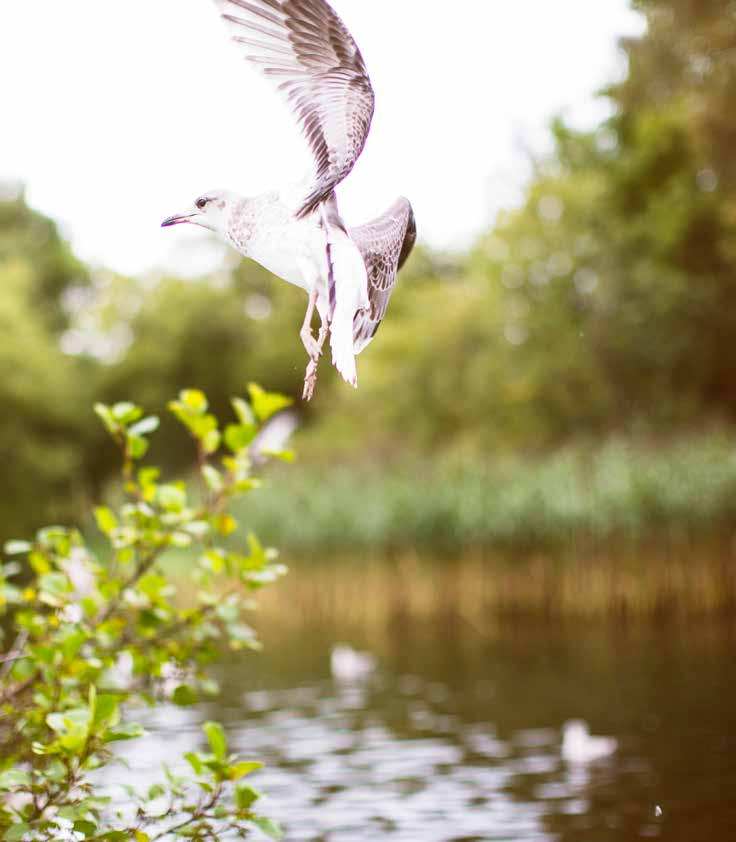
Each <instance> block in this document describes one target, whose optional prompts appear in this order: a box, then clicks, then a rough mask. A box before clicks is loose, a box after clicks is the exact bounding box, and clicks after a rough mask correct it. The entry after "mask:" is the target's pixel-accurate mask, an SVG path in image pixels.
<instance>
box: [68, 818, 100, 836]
mask: <svg viewBox="0 0 736 842" xmlns="http://www.w3.org/2000/svg"><path fill="white" fill-rule="evenodd" d="M74 830H75V831H77V833H83V834H84V835H85V837H87V836H94V835H95V833H97V825H96V824H94V823H93V822H90V821H87V820H86V819H77V821H75V822H74Z"/></svg>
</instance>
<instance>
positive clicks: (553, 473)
mask: <svg viewBox="0 0 736 842" xmlns="http://www.w3.org/2000/svg"><path fill="white" fill-rule="evenodd" d="M246 506H247V508H246V509H245V510H244V512H243V514H244V516H245V518H246V521H247V523H248V525H249V526H250V527H251V528H252V529H253V530H254V531H255V532H256V533H257V534H258V535H260V536H261V537H262V538H263V539H264V540H265V541H268V542H269V543H271V544H273V545H275V546H278V547H280V548H281V549H282V550H284V551H285V552H286V553H288V554H289V555H291V556H297V557H303V558H315V557H316V558H324V557H329V556H341V557H353V558H355V557H361V556H363V557H364V556H371V557H381V556H387V555H394V554H398V555H401V554H402V553H405V552H407V551H409V552H416V553H420V554H423V555H427V556H431V557H435V558H436V557H441V556H458V555H460V554H467V553H470V552H477V551H494V552H496V551H500V552H503V553H524V554H528V553H530V552H535V551H559V550H563V551H566V552H572V553H574V554H575V555H576V556H580V557H585V556H588V555H590V554H593V553H596V552H600V551H609V550H611V549H612V548H614V547H616V548H618V549H623V550H626V551H628V550H633V549H636V548H637V547H644V546H651V545H652V542H655V543H656V544H657V545H658V547H659V548H660V549H662V548H663V547H664V548H666V547H668V546H677V547H680V548H682V547H683V546H686V545H688V544H690V543H691V542H695V543H697V544H698V545H702V544H703V542H707V543H710V542H712V541H714V540H717V541H719V542H722V540H723V539H730V537H731V535H732V534H733V532H734V527H736V442H732V441H729V440H728V438H727V437H725V436H710V437H706V436H701V437H694V438H692V439H689V440H680V441H678V442H676V443H670V444H668V445H667V446H662V447H654V448H652V447H649V448H646V447H632V446H628V445H626V444H624V443H622V442H619V441H612V442H609V443H608V444H606V445H604V446H602V447H599V448H597V449H587V448H583V447H578V448H569V449H566V450H564V451H561V452H558V453H556V454H553V455H550V456H548V457H546V458H541V459H536V460H508V459H507V460H502V461H499V460H493V459H488V460H477V461H475V462H474V463H466V464H458V463H449V462H446V461H442V462H440V461H437V462H433V461H431V460H429V459H425V460H423V461H420V460H415V461H410V460H406V461H403V462H401V463H397V464H393V465H382V466H370V465H362V466H359V465H353V466H350V465H329V464H327V465H323V466H320V467H315V466H300V465H299V464H298V463H297V465H296V466H290V467H289V468H288V469H286V470H285V471H281V470H275V471H272V472H271V473H270V476H269V482H268V487H267V488H266V489H264V490H262V491H260V492H258V493H256V494H253V495H252V496H251V497H250V498H249V499H248V500H247V502H246Z"/></svg>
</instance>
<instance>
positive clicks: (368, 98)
mask: <svg viewBox="0 0 736 842" xmlns="http://www.w3.org/2000/svg"><path fill="white" fill-rule="evenodd" d="M214 2H215V4H216V5H217V7H218V9H219V12H220V15H221V17H222V20H223V21H224V23H225V26H226V27H227V29H228V30H229V33H230V35H231V38H232V41H233V42H234V43H235V45H236V47H237V48H238V49H239V51H240V52H241V53H242V55H243V57H244V58H245V59H246V60H247V61H248V62H249V63H250V64H252V65H254V66H255V67H256V68H258V69H259V70H260V71H261V73H263V74H264V76H265V77H266V78H267V79H268V80H269V81H270V82H271V83H272V84H273V85H274V86H275V87H276V90H277V91H278V92H279V93H280V94H281V95H282V97H283V98H284V99H285V100H286V103H287V105H288V106H289V107H290V108H291V110H292V112H293V114H294V116H295V117H296V121H297V123H298V125H299V127H300V128H301V130H302V133H303V135H304V137H305V139H306V141H307V143H308V145H309V148H310V150H311V153H312V156H313V159H314V171H313V172H312V173H311V174H310V175H309V177H308V179H306V180H305V181H304V182H303V183H302V184H299V185H290V186H288V187H285V188H281V189H276V190H271V191H269V192H266V193H263V194H261V195H259V196H255V197H252V198H248V197H244V196H239V195H237V194H236V193H233V192H232V191H230V190H213V191H211V192H209V193H205V194H204V195H202V196H200V197H199V198H198V199H197V200H196V201H195V202H194V204H193V206H192V207H190V208H189V209H188V210H187V211H186V212H184V213H181V214H177V215H175V216H170V217H169V218H168V219H166V220H164V222H163V223H162V226H163V227H169V226H172V225H179V224H184V223H187V224H190V225H198V226H200V227H202V228H207V229H209V230H211V231H214V232H215V233H217V234H218V235H219V236H220V237H221V238H222V239H224V240H225V241H226V242H227V243H228V244H229V245H231V246H232V247H233V248H235V249H236V250H237V251H238V252H239V253H240V254H242V255H244V256H245V257H249V258H251V259H252V260H255V261H256V262H257V263H260V264H261V265H262V266H263V267H265V268H266V269H268V270H269V271H270V272H272V273H273V274H274V275H278V276H279V277H280V278H282V279H283V280H285V281H287V282H289V283H291V284H294V285H295V286H298V287H301V288H302V289H303V290H305V292H306V293H307V295H308V297H309V300H308V305H307V312H306V315H305V317H304V323H303V325H302V329H301V332H300V337H301V340H302V343H303V345H304V348H305V350H306V352H307V354H308V356H309V364H308V366H307V372H306V376H305V380H304V394H303V398H304V400H311V399H312V397H313V395H314V390H315V387H316V383H317V369H318V365H319V360H320V358H321V356H322V354H323V349H324V345H325V342H326V340H327V337H328V336H329V337H330V348H331V351H332V362H333V365H334V366H335V368H337V370H338V371H339V373H340V375H341V376H342V378H343V379H344V380H345V381H346V382H347V383H349V384H350V385H352V386H354V387H355V388H357V385H358V374H357V368H356V363H355V357H356V355H357V354H359V353H360V352H361V351H363V350H364V349H365V348H366V347H367V346H368V345H369V344H370V342H371V341H372V340H373V337H374V336H375V335H376V331H377V330H378V328H379V326H380V324H381V322H382V321H383V318H384V316H385V315H386V309H387V307H388V303H389V299H390V298H391V293H392V291H393V288H394V285H395V283H396V276H397V274H398V272H399V270H400V269H401V267H402V266H403V265H404V263H405V262H406V260H407V258H408V257H409V254H410V253H411V251H412V248H413V247H414V243H415V242H416V223H415V219H414V212H413V210H412V206H411V203H410V202H409V200H408V199H405V198H399V199H397V200H396V201H395V202H394V203H393V204H392V205H391V206H390V207H389V208H388V210H386V211H385V213H384V214H383V215H382V216H380V217H378V218H377V219H374V220H373V221H371V222H368V223H366V224H364V225H361V226H359V227H356V228H349V227H348V226H347V224H346V223H345V221H344V220H343V218H342V216H341V215H340V212H339V210H338V205H337V197H336V194H335V189H336V187H337V186H338V185H339V184H340V183H341V182H342V181H343V179H345V178H346V177H347V176H348V175H349V174H350V172H351V171H352V169H353V167H354V166H355V163H356V161H357V160H358V158H359V157H360V154H361V152H362V151H363V147H364V146H365V142H366V139H367V137H368V132H369V131H370V126H371V121H372V119H373V112H374V107H375V95H374V92H373V87H372V85H371V81H370V78H369V77H368V72H367V70H366V67H365V63H364V61H363V57H362V55H361V53H360V50H359V49H358V46H357V44H356V43H355V41H354V40H353V37H352V35H351V34H350V32H349V31H348V29H347V28H346V26H345V24H344V23H343V22H342V20H341V19H340V18H339V17H338V15H337V13H336V12H335V11H334V10H333V9H332V7H331V6H329V5H328V3H326V2H325V0H214ZM315 310H316V311H317V313H318V314H319V317H320V320H321V327H320V330H319V333H318V336H317V337H316V338H315V336H314V333H313V330H312V321H313V318H314V312H315Z"/></svg>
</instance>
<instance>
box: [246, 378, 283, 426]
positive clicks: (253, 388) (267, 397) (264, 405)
mask: <svg viewBox="0 0 736 842" xmlns="http://www.w3.org/2000/svg"><path fill="white" fill-rule="evenodd" d="M248 393H249V395H250V402H251V405H252V407H253V411H254V412H255V414H256V418H258V420H259V421H260V422H261V423H263V422H264V421H268V419H269V418H271V417H272V416H274V415H276V413H277V412H281V410H282V409H286V408H287V407H289V406H291V405H292V404H293V403H294V401H293V400H292V399H291V398H287V397H286V396H285V395H279V394H276V393H273V392H265V391H264V390H263V389H262V388H261V387H260V386H259V385H258V384H256V383H250V384H249V385H248Z"/></svg>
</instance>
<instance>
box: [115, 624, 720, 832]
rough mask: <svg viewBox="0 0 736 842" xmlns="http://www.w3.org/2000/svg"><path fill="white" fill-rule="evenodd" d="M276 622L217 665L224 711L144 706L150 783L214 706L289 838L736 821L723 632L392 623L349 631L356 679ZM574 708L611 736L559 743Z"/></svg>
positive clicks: (134, 755)
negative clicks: (517, 629)
mask: <svg viewBox="0 0 736 842" xmlns="http://www.w3.org/2000/svg"><path fill="white" fill-rule="evenodd" d="M356 637H358V638H359V635H357V636H356ZM266 638H267V640H266V642H267V648H266V653H265V654H264V655H258V656H248V657H247V658H246V659H244V660H242V661H239V662H234V663H232V664H229V665H227V667H226V668H223V670H222V676H221V678H222V680H223V684H224V686H225V693H224V696H223V699H222V700H221V704H220V705H219V706H218V707H217V708H214V707H209V708H206V709H197V710H182V709H173V708H172V709H166V710H164V711H159V712H158V713H156V714H155V715H153V714H149V715H148V719H147V721H146V723H145V724H146V725H147V727H148V728H149V729H150V730H151V737H150V739H149V740H148V741H147V742H146V746H145V749H143V750H142V748H141V746H135V745H134V744H131V746H130V747H129V749H128V751H129V756H128V758H127V759H128V760H129V762H130V763H131V764H132V774H133V776H134V777H135V778H136V780H137V781H138V782H139V783H141V784H142V783H143V782H145V781H147V780H149V779H150V780H151V781H153V780H155V779H156V778H157V771H156V770H157V767H158V766H159V764H160V761H161V760H162V759H165V758H166V757H172V756H175V755H176V754H180V753H181V752H184V751H187V750H190V749H191V748H192V747H193V745H196V744H197V743H198V742H199V741H200V734H199V732H198V727H199V722H200V721H201V720H203V719H205V718H211V717H213V716H217V717H220V718H222V719H223V720H224V721H225V722H226V723H227V726H228V729H229V732H230V739H231V741H232V745H233V748H234V750H237V751H238V752H239V753H241V754H243V755H244V756H246V757H258V758H261V759H265V760H266V761H267V763H268V767H267V769H266V770H265V771H263V772H262V773H259V775H258V779H257V781H256V785H257V786H258V787H259V788H260V789H263V790H264V791H265V792H267V793H268V795H269V799H268V803H267V805H266V806H264V808H263V809H264V811H265V812H267V813H268V814H269V815H271V816H273V817H274V818H277V819H280V820H281V821H282V822H283V824H284V825H285V826H286V828H287V840H290V842H307V840H309V842H369V840H370V842H375V840H377V839H384V838H386V839H390V840H405V842H471V840H514V842H541V840H562V841H563V842H568V840H569V842H578V840H579V842H584V841H585V842H590V840H596V842H597V841H598V840H601V842H606V841H607V840H611V842H613V840H616V842H621V840H629V839H631V840H634V839H647V838H658V837H661V838H663V839H668V840H670V839H672V840H682V842H685V840H691V839H694V838H702V839H706V838H707V839H721V838H723V839H725V838H730V837H729V834H730V831H728V830H727V828H729V827H730V828H731V830H733V828H734V827H736V824H735V822H736V809H735V808H734V805H733V804H732V801H731V793H732V792H733V786H734V784H736V763H734V762H733V761H732V759H731V758H732V757H733V756H734V751H733V750H734V748H736V744H735V743H736V738H735V737H734V727H733V726H734V725H736V712H735V711H736V707H735V706H734V701H736V692H735V690H736V687H735V682H734V679H733V678H732V676H731V673H730V669H728V668H726V666H727V659H728V657H729V655H730V651H729V650H730V642H729V639H728V637H727V636H725V635H717V636H715V637H714V636H712V635H710V633H707V632H703V631H702V630H701V632H699V633H693V632H690V633H689V634H688V635H687V636H684V635H683V636H678V635H676V634H675V635H673V634H667V635H665V634H664V633H662V634H661V635H660V634H655V633H649V634H638V635H634V634H631V633H629V634H624V633H618V634H608V635H605V634H602V633H600V634H592V633H591V634H590V635H587V636H586V637H585V638H581V637H580V636H579V635H575V634H567V633H565V632H564V631H562V630H558V631H556V632H554V633H552V632H551V631H550V630H549V629H543V630H538V631H534V630H527V631H525V632H524V633H523V634H520V633H514V634H509V635H503V634H502V635H499V636H498V637H496V638H494V640H493V641H490V640H487V639H484V638H480V637H479V636H477V635H474V634H473V633H472V631H469V630H466V631H465V632H461V631H459V630H457V629H455V630H454V632H453V633H452V634H450V635H448V634H447V633H438V632H436V631H432V630H425V631H424V632H421V633H420V632H417V630H414V631H413V632H412V634H410V635H407V634H402V633H399V632H397V633H396V634H393V635H390V636H388V637H386V638H382V639H380V640H372V641H369V640H365V639H362V640H361V639H355V640H354V643H355V645H356V647H359V648H360V649H361V650H363V651H364V652H366V653H369V654H370V656H371V658H372V659H374V660H371V662H370V663H371V669H370V670H363V671H359V674H356V676H355V677H354V680H351V679H350V677H349V676H346V675H345V674H343V675H340V676H338V678H337V679H336V678H335V677H334V676H333V674H332V672H333V670H334V659H332V664H331V657H330V655H331V650H332V641H334V640H335V639H339V637H336V633H335V632H334V631H332V632H330V633H325V634H319V633H314V634H306V633H300V634H298V635H286V634H284V635H280V634H277V633H273V634H269V633H268V632H267V634H266ZM371 644H372V648H371ZM364 663H368V662H367V661H364ZM572 717H575V718H581V719H583V720H585V721H587V722H589V723H590V725H591V730H592V732H593V733H594V734H610V735H615V738H616V746H615V751H606V752H602V751H601V752H597V753H596V752H593V753H591V755H590V756H588V757H582V756H580V757H577V758H575V757H572V756H570V755H569V754H568V755H567V757H565V756H564V755H563V751H562V747H563V726H564V723H565V722H566V721H567V720H569V719H570V718H572ZM593 745H595V744H593ZM598 745H599V746H600V745H601V744H598ZM611 746H612V744H608V747H611ZM126 777H127V776H126ZM111 782H112V781H111ZM724 833H725V836H724V835H723V834H724Z"/></svg>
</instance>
